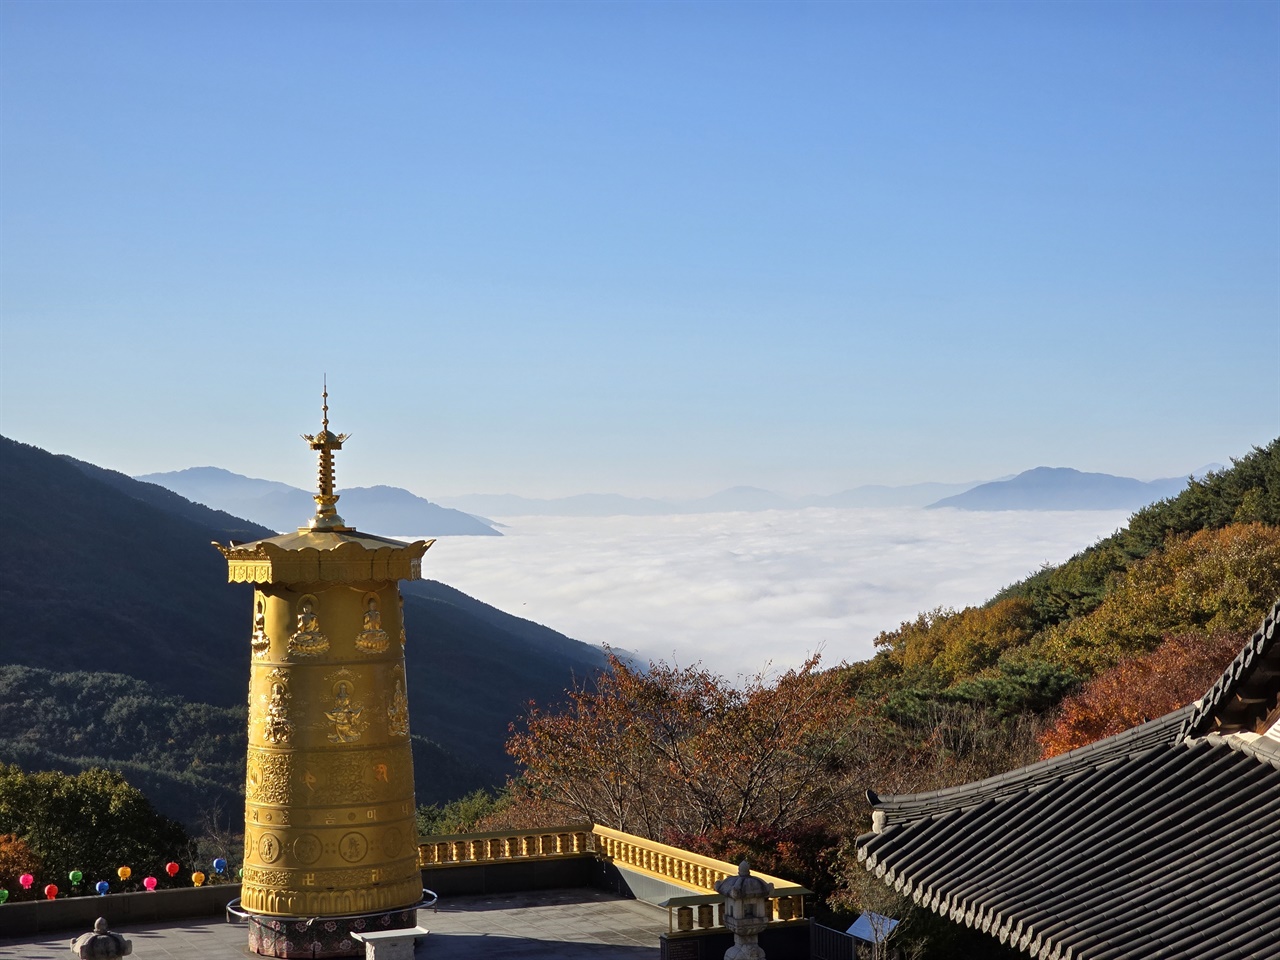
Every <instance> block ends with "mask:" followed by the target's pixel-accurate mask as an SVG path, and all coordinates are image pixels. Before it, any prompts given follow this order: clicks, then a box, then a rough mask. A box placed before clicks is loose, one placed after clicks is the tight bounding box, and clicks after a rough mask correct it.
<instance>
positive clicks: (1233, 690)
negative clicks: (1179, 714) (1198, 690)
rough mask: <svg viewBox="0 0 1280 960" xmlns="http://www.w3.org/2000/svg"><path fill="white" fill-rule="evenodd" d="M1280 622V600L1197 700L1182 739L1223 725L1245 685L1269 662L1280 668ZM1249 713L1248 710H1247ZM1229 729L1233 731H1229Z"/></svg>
mask: <svg viewBox="0 0 1280 960" xmlns="http://www.w3.org/2000/svg"><path fill="white" fill-rule="evenodd" d="M1277 622H1280V599H1278V600H1276V602H1275V603H1273V604H1272V605H1271V610H1270V611H1268V613H1267V615H1266V616H1265V617H1264V618H1263V620H1262V625H1261V626H1260V627H1258V629H1257V630H1256V631H1254V633H1253V636H1251V637H1250V638H1249V639H1248V640H1247V641H1246V642H1245V645H1244V647H1243V648H1241V650H1240V652H1239V653H1237V654H1236V655H1235V658H1234V659H1233V660H1232V661H1231V662H1230V663H1229V664H1227V667H1226V669H1225V670H1223V671H1222V673H1221V674H1220V675H1219V676H1218V679H1217V680H1215V681H1214V682H1213V685H1212V686H1211V687H1209V689H1208V690H1206V691H1205V694H1204V696H1202V697H1201V698H1200V699H1199V700H1197V701H1196V703H1195V710H1194V711H1193V713H1192V715H1191V716H1189V717H1188V718H1187V720H1186V722H1185V723H1184V724H1183V725H1182V729H1181V730H1180V731H1179V733H1178V736H1179V737H1180V738H1184V739H1185V738H1188V737H1196V736H1202V735H1204V734H1205V733H1207V732H1209V727H1210V725H1211V724H1213V723H1215V721H1216V722H1217V725H1218V726H1219V727H1220V726H1221V725H1222V720H1223V717H1222V714H1223V713H1224V712H1225V711H1226V709H1227V707H1228V705H1229V704H1232V702H1233V698H1234V697H1235V695H1236V694H1237V693H1239V692H1240V690H1241V688H1242V687H1245V686H1247V685H1248V684H1249V681H1250V680H1251V679H1252V678H1253V676H1254V674H1255V673H1257V671H1258V668H1259V667H1260V666H1261V665H1262V664H1263V663H1264V662H1265V661H1275V663H1274V664H1273V665H1272V666H1273V667H1274V668H1275V669H1276V670H1277V671H1280V643H1278V642H1277V641H1276V634H1277V630H1276V625H1277ZM1246 716H1247V713H1246ZM1228 732H1229V731H1228Z"/></svg>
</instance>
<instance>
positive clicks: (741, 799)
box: [507, 655, 857, 840]
mask: <svg viewBox="0 0 1280 960" xmlns="http://www.w3.org/2000/svg"><path fill="white" fill-rule="evenodd" d="M817 665H818V658H817V657H816V656H815V657H813V658H811V659H810V660H808V661H807V662H806V663H805V664H804V665H803V666H802V667H800V668H799V669H798V670H789V671H787V672H786V673H784V674H782V675H781V676H780V677H778V678H777V679H776V680H773V681H769V680H768V679H767V678H766V677H765V676H763V675H760V674H758V675H756V676H753V677H750V678H748V679H747V680H746V681H745V682H744V683H743V684H741V685H740V686H736V687H735V686H733V685H731V684H729V683H728V682H726V681H725V680H724V679H723V678H722V677H720V676H718V675H716V674H714V673H712V672H710V671H708V670H706V669H704V668H702V667H700V666H694V667H676V666H671V665H668V664H665V663H654V664H650V665H649V667H648V669H646V670H640V669H636V668H634V667H632V666H630V665H629V664H627V663H625V662H624V661H622V660H620V659H619V658H618V657H616V656H612V655H610V658H609V667H610V669H609V670H608V671H607V672H605V673H603V674H601V675H600V677H599V678H598V679H597V680H596V681H595V682H594V684H592V685H591V686H589V687H587V686H583V687H579V688H577V689H575V690H573V691H571V692H570V694H569V701H568V703H567V705H566V706H565V707H564V708H563V709H558V710H542V709H539V708H538V707H536V706H534V705H530V708H529V712H528V714H527V715H526V716H525V717H524V719H523V721H522V723H521V724H520V725H519V727H516V726H515V725H513V731H512V736H511V738H510V740H509V741H508V742H507V750H508V751H509V752H510V753H511V755H512V756H513V757H515V759H516V760H517V761H518V762H519V763H520V765H521V766H522V767H523V768H524V772H523V777H522V783H523V785H524V787H525V789H527V790H528V791H530V792H531V793H532V794H534V795H536V796H537V797H538V798H540V799H541V800H542V801H544V802H550V803H552V804H554V805H556V806H558V807H559V808H561V809H562V810H564V811H565V814H566V815H567V816H573V817H578V818H582V819H585V820H590V821H593V822H596V823H601V824H605V825H607V826H611V827H614V828H616V829H619V830H625V831H627V832H630V833H637V834H640V835H643V836H647V837H650V838H652V839H657V840H663V839H666V838H670V837H673V836H677V835H678V836H684V837H699V836H710V835H712V834H718V833H722V832H725V831H737V832H747V831H754V832H756V833H763V834H767V835H768V836H771V837H783V836H785V835H789V834H791V833H793V832H794V831H797V830H800V829H802V828H803V827H804V825H805V824H808V823H813V822H838V821H839V820H840V819H841V818H842V815H843V814H844V813H845V812H846V808H847V805H848V803H849V800H850V798H851V797H852V796H853V795H854V794H855V792H856V787H855V786H854V785H852V784H851V783H850V782H849V778H847V777H846V776H844V775H843V774H844V772H845V771H846V769H847V767H848V764H849V763H850V762H851V756H850V746H851V740H850V737H849V736H847V735H846V734H847V733H848V731H850V728H851V725H852V720H853V719H854V716H855V714H856V711H857V707H856V704H855V701H854V700H853V699H852V698H850V697H849V696H848V695H847V692H846V690H845V688H844V684H843V681H842V679H841V675H840V673H839V672H838V671H826V672H823V671H819V670H818V669H817Z"/></svg>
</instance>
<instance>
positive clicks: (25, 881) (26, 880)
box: [18, 873, 36, 890]
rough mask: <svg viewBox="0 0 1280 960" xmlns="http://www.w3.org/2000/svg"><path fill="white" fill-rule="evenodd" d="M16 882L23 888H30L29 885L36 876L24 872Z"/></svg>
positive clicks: (33, 881)
mask: <svg viewBox="0 0 1280 960" xmlns="http://www.w3.org/2000/svg"><path fill="white" fill-rule="evenodd" d="M18 882H19V883H20V884H22V889H23V890H30V889H31V885H32V884H33V883H35V882H36V878H35V877H33V876H32V875H31V874H29V873H24V874H23V875H22V876H20V877H19V878H18Z"/></svg>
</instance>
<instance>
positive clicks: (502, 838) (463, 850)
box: [418, 824, 596, 869]
mask: <svg viewBox="0 0 1280 960" xmlns="http://www.w3.org/2000/svg"><path fill="white" fill-rule="evenodd" d="M592 839H593V838H592V836H591V825H590V824H585V825H584V824H576V825H570V826H564V827H544V828H542V829H539V830H502V831H498V832H497V833H453V834H445V835H443V836H436V837H423V838H422V839H421V840H419V841H418V867H419V868H421V869H425V868H427V867H445V866H450V865H453V864H473V863H495V862H501V861H504V860H532V859H545V858H549V857H571V856H580V855H582V854H584V853H594V852H595V850H596V848H595V846H594V844H593V843H592Z"/></svg>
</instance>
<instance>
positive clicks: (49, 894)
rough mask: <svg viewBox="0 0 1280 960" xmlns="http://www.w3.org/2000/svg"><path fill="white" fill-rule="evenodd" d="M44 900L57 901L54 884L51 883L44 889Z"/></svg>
mask: <svg viewBox="0 0 1280 960" xmlns="http://www.w3.org/2000/svg"><path fill="white" fill-rule="evenodd" d="M44 898H45V899H46V900H57V899H58V885H57V884H56V883H51V884H49V885H48V886H47V887H45V888H44Z"/></svg>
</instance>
